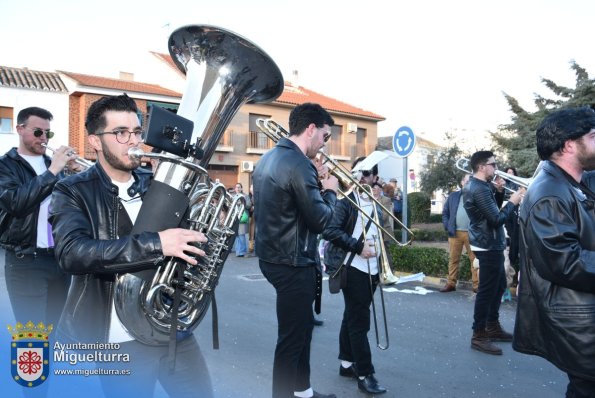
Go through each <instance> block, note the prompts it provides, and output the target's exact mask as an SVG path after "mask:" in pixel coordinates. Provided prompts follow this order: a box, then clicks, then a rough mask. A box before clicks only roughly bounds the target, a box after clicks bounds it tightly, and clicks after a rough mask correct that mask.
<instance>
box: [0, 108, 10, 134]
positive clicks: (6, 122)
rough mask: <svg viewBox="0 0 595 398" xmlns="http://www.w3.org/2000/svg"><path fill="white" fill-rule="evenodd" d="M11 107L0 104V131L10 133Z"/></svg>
mask: <svg viewBox="0 0 595 398" xmlns="http://www.w3.org/2000/svg"><path fill="white" fill-rule="evenodd" d="M12 121H13V109H12V108H8V107H6V106H0V133H12Z"/></svg>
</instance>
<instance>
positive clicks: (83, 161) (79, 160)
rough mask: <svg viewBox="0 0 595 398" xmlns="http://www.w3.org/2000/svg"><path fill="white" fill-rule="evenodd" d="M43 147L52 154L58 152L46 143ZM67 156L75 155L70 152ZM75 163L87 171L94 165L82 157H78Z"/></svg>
mask: <svg viewBox="0 0 595 398" xmlns="http://www.w3.org/2000/svg"><path fill="white" fill-rule="evenodd" d="M41 146H42V147H44V148H45V149H49V150H50V151H51V152H52V153H54V152H56V150H55V149H54V148H52V147H50V146H48V145H47V144H45V143H42V144H41ZM67 155H68V156H72V155H74V152H73V151H70V152H68V153H67ZM74 162H75V163H76V164H78V165H80V166H83V167H84V168H85V169H88V168H89V167H91V166H93V164H94V163H93V162H91V161H89V160H87V159H83V158H81V157H80V156H77V157H76V158H75V159H74Z"/></svg>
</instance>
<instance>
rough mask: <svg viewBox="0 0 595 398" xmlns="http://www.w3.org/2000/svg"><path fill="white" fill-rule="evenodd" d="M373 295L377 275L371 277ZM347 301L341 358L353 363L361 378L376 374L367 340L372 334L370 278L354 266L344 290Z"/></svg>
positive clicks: (348, 270) (344, 297) (341, 334)
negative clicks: (370, 332) (370, 333)
mask: <svg viewBox="0 0 595 398" xmlns="http://www.w3.org/2000/svg"><path fill="white" fill-rule="evenodd" d="M372 285H373V292H375V291H376V286H378V275H373V276H372ZM342 291H343V299H344V300H345V310H344V311H343V321H342V322H341V331H340V332H339V359H340V360H343V361H349V362H354V363H355V365H356V369H357V373H358V375H359V376H368V375H370V374H372V373H374V365H372V352H371V350H370V343H369V341H368V332H369V331H370V305H371V304H372V298H373V295H372V293H371V292H370V277H369V275H368V274H367V273H366V272H362V271H360V270H358V269H357V268H355V267H351V266H350V267H347V287H346V288H344V289H342Z"/></svg>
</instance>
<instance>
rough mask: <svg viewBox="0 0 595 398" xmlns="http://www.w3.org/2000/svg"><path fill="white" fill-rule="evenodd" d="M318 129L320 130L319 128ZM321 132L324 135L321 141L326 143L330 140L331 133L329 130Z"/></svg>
mask: <svg viewBox="0 0 595 398" xmlns="http://www.w3.org/2000/svg"><path fill="white" fill-rule="evenodd" d="M319 129H320V130H322V129H321V128H320V127H319ZM322 132H323V133H324V135H323V136H322V139H323V141H324V142H328V140H330V139H331V135H332V134H331V132H330V131H329V130H322Z"/></svg>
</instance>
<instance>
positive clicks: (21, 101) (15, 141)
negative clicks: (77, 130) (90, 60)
mask: <svg viewBox="0 0 595 398" xmlns="http://www.w3.org/2000/svg"><path fill="white" fill-rule="evenodd" d="M30 106H37V107H40V108H44V109H47V110H48V111H50V112H51V113H52V115H54V120H52V122H51V130H52V131H53V132H54V133H55V136H54V138H52V140H51V141H50V146H52V147H59V146H61V145H68V118H69V111H68V90H67V89H66V87H65V86H64V83H63V82H62V80H61V79H60V76H59V75H58V73H52V72H40V71H34V70H29V69H27V68H10V67H6V66H0V155H3V154H4V153H6V152H7V151H8V150H10V148H12V147H16V146H18V145H19V136H18V134H17V132H16V124H17V120H16V119H17V115H18V113H19V112H20V111H21V110H22V109H24V108H28V107H30Z"/></svg>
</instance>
